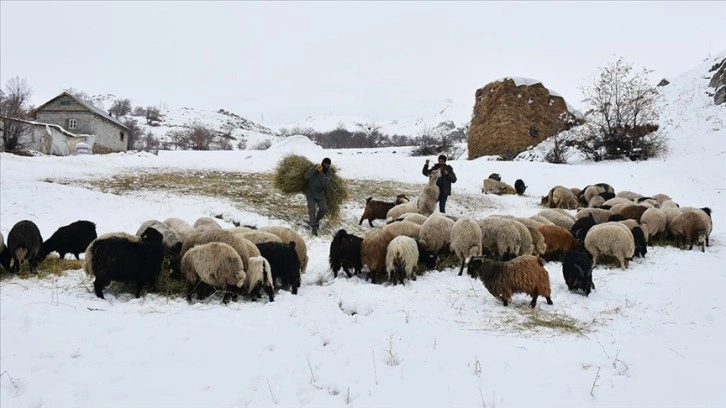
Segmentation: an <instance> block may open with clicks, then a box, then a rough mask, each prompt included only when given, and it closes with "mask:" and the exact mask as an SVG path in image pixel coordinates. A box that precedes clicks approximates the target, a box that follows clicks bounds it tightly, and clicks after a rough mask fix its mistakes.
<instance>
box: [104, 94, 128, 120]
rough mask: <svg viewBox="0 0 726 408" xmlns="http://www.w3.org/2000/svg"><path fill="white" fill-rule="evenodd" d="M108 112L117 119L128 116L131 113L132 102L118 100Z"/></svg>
mask: <svg viewBox="0 0 726 408" xmlns="http://www.w3.org/2000/svg"><path fill="white" fill-rule="evenodd" d="M108 111H109V112H110V113H111V114H113V115H114V116H116V118H117V119H118V117H119V116H126V115H128V114H129V113H131V101H130V100H128V99H117V100H116V102H114V103H113V105H111V108H110V109H109V110H108Z"/></svg>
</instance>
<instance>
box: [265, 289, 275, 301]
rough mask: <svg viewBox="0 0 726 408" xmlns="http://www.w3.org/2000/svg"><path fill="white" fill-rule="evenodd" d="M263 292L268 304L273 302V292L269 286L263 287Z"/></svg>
mask: <svg viewBox="0 0 726 408" xmlns="http://www.w3.org/2000/svg"><path fill="white" fill-rule="evenodd" d="M265 292H267V297H268V298H269V299H270V302H274V301H275V291H274V289H273V288H272V287H271V286H265Z"/></svg>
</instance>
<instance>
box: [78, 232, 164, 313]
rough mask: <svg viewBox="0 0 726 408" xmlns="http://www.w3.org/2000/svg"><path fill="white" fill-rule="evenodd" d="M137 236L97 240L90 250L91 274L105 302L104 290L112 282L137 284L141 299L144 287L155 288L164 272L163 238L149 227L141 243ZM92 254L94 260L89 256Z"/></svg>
mask: <svg viewBox="0 0 726 408" xmlns="http://www.w3.org/2000/svg"><path fill="white" fill-rule="evenodd" d="M134 238H135V237H131V238H129V237H124V236H111V237H108V238H102V239H97V240H95V241H93V242H92V243H91V246H90V247H89V248H88V250H87V251H86V260H85V261H86V263H89V262H90V268H88V269H87V271H89V273H91V274H92V275H94V276H95V277H96V279H95V280H94V282H93V289H94V292H95V293H96V296H98V297H100V298H101V299H103V298H104V297H103V288H105V287H106V286H107V285H108V284H109V283H111V281H112V280H114V281H121V282H136V283H137V289H136V297H137V298H138V297H140V296H141V290H142V289H143V287H144V284H145V283H146V284H148V285H149V287H150V288H153V287H154V285H155V284H156V279H157V278H158V277H159V274H160V273H161V263H162V261H163V259H164V245H163V244H162V240H163V236H162V235H161V233H159V231H157V230H155V229H154V228H147V229H146V230H145V231H144V233H143V234H141V237H140V238H139V239H138V240H135V239H134ZM88 255H90V257H89V256H88Z"/></svg>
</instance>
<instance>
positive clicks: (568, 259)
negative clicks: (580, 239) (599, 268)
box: [562, 250, 595, 296]
mask: <svg viewBox="0 0 726 408" xmlns="http://www.w3.org/2000/svg"><path fill="white" fill-rule="evenodd" d="M562 275H563V276H564V277H565V283H567V288H568V289H569V290H573V291H574V290H578V289H579V290H582V292H583V293H584V294H585V296H589V295H590V290H592V289H595V284H594V283H592V258H590V255H589V254H588V253H586V252H582V251H577V250H573V251H567V252H565V257H564V259H563V260H562Z"/></svg>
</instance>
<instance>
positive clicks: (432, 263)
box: [417, 242, 438, 270]
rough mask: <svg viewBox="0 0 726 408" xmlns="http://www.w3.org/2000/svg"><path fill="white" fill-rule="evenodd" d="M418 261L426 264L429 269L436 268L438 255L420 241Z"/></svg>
mask: <svg viewBox="0 0 726 408" xmlns="http://www.w3.org/2000/svg"><path fill="white" fill-rule="evenodd" d="M417 244H418V263H422V264H424V265H426V268H428V269H429V270H431V269H434V268H436V261H437V260H438V256H436V254H435V253H433V252H432V251H429V250H428V249H426V248H425V247H424V246H423V245H421V244H420V243H418V242H417Z"/></svg>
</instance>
